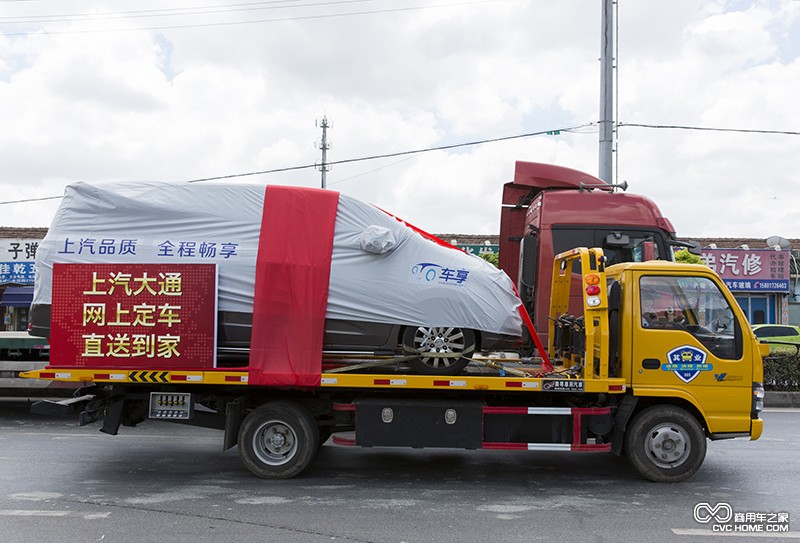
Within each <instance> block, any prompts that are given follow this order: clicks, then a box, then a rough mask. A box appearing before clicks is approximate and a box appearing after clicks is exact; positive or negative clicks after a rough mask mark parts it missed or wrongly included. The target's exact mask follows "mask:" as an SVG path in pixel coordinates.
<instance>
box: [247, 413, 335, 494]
mask: <svg viewBox="0 0 800 543" xmlns="http://www.w3.org/2000/svg"><path fill="white" fill-rule="evenodd" d="M318 444H319V429H318V428H317V423H316V421H315V420H314V417H312V416H311V413H309V412H308V410H307V409H306V408H305V407H303V406H302V405H299V404H296V403H292V402H271V403H268V404H264V405H262V406H260V407H258V408H256V409H254V410H253V411H251V412H250V414H249V415H247V417H245V419H244V421H243V422H242V426H241V428H240V429H239V456H240V457H241V459H242V462H243V463H244V465H245V467H246V468H247V469H249V470H250V471H251V472H252V473H253V474H254V475H257V476H259V477H263V478H264V479H289V478H290V477H294V476H295V475H297V474H298V473H300V472H301V471H303V470H304V469H305V468H306V467H307V466H308V465H309V464H310V463H311V460H313V458H314V455H315V454H316V453H317V449H318V448H319V447H318Z"/></svg>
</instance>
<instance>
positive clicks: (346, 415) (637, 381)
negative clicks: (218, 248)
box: [25, 248, 768, 482]
mask: <svg viewBox="0 0 800 543" xmlns="http://www.w3.org/2000/svg"><path fill="white" fill-rule="evenodd" d="M573 269H575V270H578V269H579V270H580V272H579V277H577V278H573V275H574V274H573ZM578 285H579V287H578ZM552 287H553V288H552V300H551V305H550V315H549V317H550V329H549V334H548V346H547V349H546V351H547V352H546V353H542V356H541V358H536V359H533V358H524V357H519V356H516V357H509V356H508V354H507V353H505V354H504V355H503V356H500V355H493V356H478V355H473V356H472V363H470V365H469V366H467V368H466V370H465V371H464V372H463V373H462V374H461V375H457V376H446V377H443V376H431V375H411V374H407V373H397V371H392V370H390V369H387V364H386V361H385V360H380V361H375V362H374V363H373V362H369V361H368V362H366V363H361V364H351V365H348V366H342V367H341V368H340V369H339V370H330V369H329V370H325V369H323V372H322V375H321V380H320V386H319V387H315V388H311V389H308V388H295V389H292V388H286V387H281V388H276V387H269V386H254V385H251V384H249V383H248V372H247V371H246V370H242V369H237V370H231V369H224V368H223V369H213V370H197V371H193V370H187V369H171V368H165V367H146V368H136V369H130V368H125V367H120V368H119V369H109V368H108V367H103V368H91V367H64V366H62V367H52V366H48V367H47V368H45V369H43V370H37V371H31V372H28V373H27V374H25V376H26V377H31V378H37V379H51V380H57V381H70V382H79V383H83V384H84V387H83V388H81V389H80V390H79V391H78V392H77V393H76V397H75V398H72V399H70V400H64V401H61V402H48V401H45V402H40V403H38V404H35V405H34V411H36V412H40V413H65V412H71V411H80V422H81V424H89V423H93V422H96V421H100V420H102V427H101V431H103V432H106V433H108V434H112V435H115V434H116V433H117V432H118V431H119V428H120V426H122V425H125V426H135V425H136V424H138V423H140V422H142V421H144V420H146V419H147V418H152V419H161V420H167V421H176V422H182V423H188V424H194V425H197V426H203V427H213V428H219V429H221V430H223V431H224V437H223V440H222V441H223V449H228V448H230V447H233V446H235V445H237V444H238V446H239V451H240V456H241V459H242V461H243V463H244V465H245V466H246V467H247V468H248V469H249V470H250V471H251V472H252V473H253V474H255V475H257V476H259V477H264V478H288V477H293V476H295V475H298V474H299V473H301V472H302V471H303V470H304V469H305V468H306V467H307V466H308V465H309V464H310V463H311V462H312V461H313V460H314V457H315V454H316V452H317V450H318V448H319V445H320V444H321V443H323V442H325V441H327V439H328V438H329V437H331V436H333V442H334V443H337V444H340V445H354V446H366V447H381V446H386V447H414V448H424V447H449V448H464V449H506V450H528V451H531V450H540V451H541V450H545V451H582V452H612V453H614V454H618V455H619V454H621V453H622V452H623V451H624V452H625V455H626V456H627V457H628V459H629V460H630V462H631V464H632V465H633V467H634V468H635V469H636V470H637V471H638V472H639V473H640V474H642V475H643V476H644V477H646V478H648V479H651V480H653V481H664V482H675V481H681V480H684V479H686V478H688V477H690V476H691V475H692V474H694V473H695V472H696V471H697V470H698V469H699V468H700V466H701V464H702V462H703V460H704V457H705V453H706V444H707V440H708V439H710V440H717V439H727V438H735V437H748V438H750V439H751V440H755V439H758V438H759V436H760V435H761V432H762V429H763V421H762V420H761V418H760V412H761V410H762V408H763V397H764V390H763V385H762V383H763V364H762V356H764V355H766V354H767V352H766V349H768V346H764V345H761V344H759V343H758V342H757V340H756V338H755V336H754V335H753V333H752V331H751V329H750V327H749V325H748V323H747V320H746V319H745V316H744V314H743V313H742V311H741V310H740V309H739V306H738V305H737V303H736V302H735V300H734V298H733V296H732V295H731V293H730V292H729V291H728V289H727V288H726V287H725V285H724V283H723V282H722V281H721V280H720V278H719V276H717V275H716V273H715V272H714V271H712V270H710V269H709V268H707V267H705V266H700V265H689V264H676V263H672V262H665V261H650V262H642V263H625V264H617V265H614V266H609V267H606V266H605V257H604V256H603V252H602V250H601V249H587V248H579V249H574V250H571V251H568V252H565V253H562V254H560V255H558V256H557V257H556V258H555V262H554V268H553V284H552ZM575 288H580V289H581V293H580V295H581V297H582V299H583V314H582V315H570V314H568V307H569V299H570V296H571V294H572V295H573V296H574V295H575V292H571V291H573V290H574V289H575ZM529 331H530V333H532V334H535V331H533V329H532V327H529ZM51 348H53V349H57V348H58V345H51ZM551 362H552V364H551Z"/></svg>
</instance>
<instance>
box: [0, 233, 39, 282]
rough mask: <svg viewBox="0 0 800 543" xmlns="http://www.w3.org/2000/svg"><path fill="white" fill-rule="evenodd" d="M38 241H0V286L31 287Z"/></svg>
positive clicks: (13, 239) (5, 239) (34, 275)
mask: <svg viewBox="0 0 800 543" xmlns="http://www.w3.org/2000/svg"><path fill="white" fill-rule="evenodd" d="M40 241H41V240H39V239H16V238H2V239H0V285H9V284H10V285H32V284H33V282H34V279H35V278H36V250H37V249H38V248H39V242H40Z"/></svg>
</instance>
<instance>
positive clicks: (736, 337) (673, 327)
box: [548, 248, 769, 481]
mask: <svg viewBox="0 0 800 543" xmlns="http://www.w3.org/2000/svg"><path fill="white" fill-rule="evenodd" d="M575 263H580V269H581V270H582V273H581V275H580V276H579V277H580V287H579V288H580V290H581V292H580V293H579V294H580V297H581V299H582V301H583V307H582V308H581V309H582V313H583V314H582V316H575V315H573V314H571V313H570V311H571V309H570V297H571V295H573V294H574V292H573V291H574V289H573V286H574V284H573V280H572V277H571V276H572V270H573V267H574V264H575ZM606 264H607V258H606V257H605V256H604V255H603V251H602V250H600V249H586V248H578V249H573V250H571V251H567V252H564V253H562V254H559V255H558V256H557V257H556V258H555V264H554V267H553V275H552V284H553V295H552V300H551V305H550V312H549V320H550V325H549V338H550V339H549V343H548V351H549V353H548V354H549V356H550V357H551V358H552V359H556V360H561V361H562V364H563V366H564V368H565V371H566V372H567V373H569V374H574V375H575V376H576V377H577V378H583V379H587V380H590V379H611V380H613V379H615V378H621V379H622V380H624V383H625V385H624V387H625V389H626V394H625V395H624V396H622V398H621V401H620V402H619V404H618V405H617V406H616V407H615V426H616V428H615V434H614V436H615V437H613V438H612V442H613V443H614V450H615V451H616V452H620V451H621V450H622V449H623V448H624V449H625V450H626V451H627V455H628V457H629V459H630V460H631V462H632V463H633V464H634V466H635V467H636V468H637V470H639V471H640V472H641V473H643V474H645V475H646V476H647V477H648V478H650V479H652V480H657V481H677V480H681V479H683V478H685V477H687V476H689V475H691V474H692V473H694V472H695V471H696V470H697V469H698V468H699V466H700V464H701V463H702V461H703V457H704V456H705V450H706V438H708V439H712V440H716V439H727V438H734V437H748V438H750V439H751V440H755V439H758V438H759V436H760V435H761V432H762V430H763V421H762V420H761V419H760V412H761V409H762V408H763V397H764V389H763V379H764V369H763V357H764V356H766V355H767V354H768V352H769V351H768V346H764V345H762V344H760V343H759V342H758V340H757V339H756V337H755V335H754V334H753V332H752V330H751V329H750V326H749V324H748V322H747V319H746V317H745V315H744V313H743V312H742V310H741V308H740V307H739V305H738V304H737V303H736V300H735V299H734V297H733V295H732V294H731V292H730V291H729V290H728V289H727V287H726V286H725V284H724V283H723V281H722V280H721V279H720V277H719V276H718V275H717V274H716V272H714V271H713V270H711V269H710V268H708V267H707V266H702V265H697V264H678V263H675V262H666V261H648V262H626V263H620V264H615V265H611V266H606Z"/></svg>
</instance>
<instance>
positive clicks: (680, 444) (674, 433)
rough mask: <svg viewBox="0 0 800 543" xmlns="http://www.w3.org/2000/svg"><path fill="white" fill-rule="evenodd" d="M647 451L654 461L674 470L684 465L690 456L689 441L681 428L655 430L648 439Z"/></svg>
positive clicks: (666, 427) (657, 428) (663, 426)
mask: <svg viewBox="0 0 800 543" xmlns="http://www.w3.org/2000/svg"><path fill="white" fill-rule="evenodd" d="M646 446H647V451H648V453H649V454H650V456H651V457H652V458H653V461H654V462H655V463H656V464H657V465H658V466H660V467H662V468H674V467H677V466H679V465H681V464H683V463H684V462H685V461H686V459H687V457H688V456H689V452H690V446H689V439H688V436H687V435H686V433H685V430H684V429H683V428H680V427H675V426H667V425H661V426H658V427H656V428H654V429H653V431H652V432H651V433H650V435H649V436H648V438H647V443H646Z"/></svg>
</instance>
